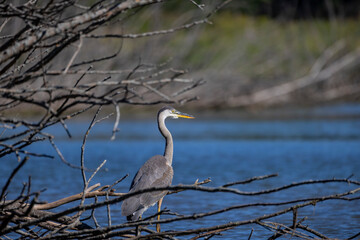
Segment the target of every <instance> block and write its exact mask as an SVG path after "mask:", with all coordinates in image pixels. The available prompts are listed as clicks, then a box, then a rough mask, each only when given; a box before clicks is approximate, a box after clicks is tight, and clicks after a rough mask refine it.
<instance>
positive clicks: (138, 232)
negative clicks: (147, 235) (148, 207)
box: [136, 216, 141, 236]
mask: <svg viewBox="0 0 360 240" xmlns="http://www.w3.org/2000/svg"><path fill="white" fill-rule="evenodd" d="M139 220H141V216H140V217H139ZM140 235H141V229H140V225H137V226H136V236H140Z"/></svg>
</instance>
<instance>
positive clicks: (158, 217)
mask: <svg viewBox="0 0 360 240" xmlns="http://www.w3.org/2000/svg"><path fill="white" fill-rule="evenodd" d="M162 201H163V198H161V199H160V200H159V201H158V213H160V210H161V203H162ZM157 220H160V214H159V215H158V216H157ZM156 231H157V232H160V224H159V223H157V224H156Z"/></svg>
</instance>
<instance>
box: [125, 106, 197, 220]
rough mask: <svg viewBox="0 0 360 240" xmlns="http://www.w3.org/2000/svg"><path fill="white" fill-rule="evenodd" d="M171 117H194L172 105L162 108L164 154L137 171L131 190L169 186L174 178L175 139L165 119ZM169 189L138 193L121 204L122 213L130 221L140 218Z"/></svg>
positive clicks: (160, 121) (158, 118) (150, 160)
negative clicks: (164, 141)
mask: <svg viewBox="0 0 360 240" xmlns="http://www.w3.org/2000/svg"><path fill="white" fill-rule="evenodd" d="M167 117H171V118H178V117H181V118H194V117H192V116H190V115H188V114H185V113H181V112H179V111H177V110H175V109H174V108H171V107H163V108H162V109H160V111H159V113H158V116H157V120H158V127H159V131H160V133H161V134H162V135H163V136H164V138H165V140H166V144H165V152H164V156H161V155H156V156H154V157H152V158H150V159H149V160H148V161H146V162H145V164H144V165H143V166H142V167H141V168H140V169H139V171H138V172H137V173H136V175H135V177H134V179H133V180H132V183H131V186H130V190H129V192H135V191H138V190H140V189H146V188H152V187H167V186H170V185H171V182H172V179H173V175H174V172H173V168H172V166H171V164H172V158H173V140H172V136H171V133H170V131H169V130H168V129H167V128H166V126H165V119H166V118H167ZM167 192H168V191H157V192H148V193H143V194H140V195H136V196H133V197H130V198H127V199H125V200H124V202H123V204H122V206H121V214H122V215H123V216H126V217H127V219H128V220H129V221H130V220H131V221H135V220H138V219H139V217H140V216H141V215H142V214H143V213H144V212H145V211H146V210H147V209H148V208H149V207H151V206H153V205H154V204H155V203H157V202H158V201H159V200H161V199H162V198H163V197H164V196H165V195H166V194H167Z"/></svg>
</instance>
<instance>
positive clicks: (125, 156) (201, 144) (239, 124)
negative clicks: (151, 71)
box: [0, 118, 360, 239]
mask: <svg viewBox="0 0 360 240" xmlns="http://www.w3.org/2000/svg"><path fill="white" fill-rule="evenodd" d="M359 120H360V119H359V118H317V119H311V118H304V119H295V120H291V119H287V120H261V119H256V120H242V119H237V120H224V119H222V120H205V119H201V118H197V119H195V120H167V126H168V128H169V129H170V131H171V132H172V134H173V138H174V141H175V146H174V148H175V152H174V160H173V168H174V171H175V175H174V180H173V184H179V183H184V184H192V183H193V182H195V181H196V179H199V180H204V179H207V178H209V177H210V178H211V180H212V182H211V183H210V184H208V185H207V186H220V185H223V184H225V183H228V182H233V181H239V180H244V179H247V178H250V177H253V176H261V175H266V174H272V173H278V174H279V176H278V177H275V178H271V179H267V180H263V181H257V182H254V183H251V184H246V185H239V186H235V188H238V189H240V190H242V191H258V190H263V189H269V188H273V187H279V186H282V185H286V184H289V183H291V182H299V181H304V180H309V179H329V178H334V177H335V178H347V177H349V176H351V175H352V174H353V175H354V176H353V177H352V179H354V180H360V121H359ZM89 122H90V120H89V121H82V122H73V123H71V122H70V123H69V129H70V131H71V133H72V134H73V138H72V139H69V138H68V137H67V136H66V134H65V131H64V130H63V129H62V128H61V127H60V126H59V127H53V128H51V129H48V131H49V132H50V133H52V134H53V135H55V136H56V138H55V142H56V144H57V146H58V147H59V149H60V150H61V151H62V153H63V155H64V157H65V159H66V160H67V161H68V162H70V163H72V164H74V165H80V147H81V144H82V136H83V134H84V133H85V131H86V129H87V127H88V124H89ZM112 124H113V123H112V122H110V121H109V122H101V123H99V124H97V125H96V126H95V127H94V128H93V129H92V130H91V132H90V135H89V138H88V141H87V144H86V149H85V151H86V152H85V163H86V167H88V168H92V169H95V168H96V167H97V166H98V165H99V164H100V163H101V162H102V161H103V160H105V159H106V160H107V163H106V164H105V166H104V168H103V170H102V171H100V172H98V173H97V175H96V176H95V178H94V179H93V181H92V183H93V184H95V183H98V182H99V183H101V184H102V185H106V184H112V183H113V182H114V181H116V180H118V179H120V178H121V177H123V176H124V175H125V174H127V173H128V174H130V177H128V178H127V179H125V180H124V181H123V182H121V183H120V184H119V185H118V186H117V187H116V189H117V191H119V192H126V191H127V189H128V186H129V185H130V182H131V179H132V177H133V176H134V174H135V172H136V171H137V169H138V168H139V167H140V166H141V165H142V164H143V163H144V161H145V160H147V159H148V158H149V157H151V156H153V155H156V154H162V153H163V151H164V140H163V139H162V137H161V135H160V134H159V133H158V129H157V126H156V124H155V122H154V120H133V121H125V120H124V121H121V122H120V125H119V128H120V131H119V132H118V134H117V138H116V140H115V141H110V136H111V130H112V127H113V126H112ZM26 150H28V151H33V152H38V153H47V154H54V155H56V153H55V151H54V150H53V149H52V147H51V145H50V144H49V143H47V142H40V143H37V144H34V145H32V146H31V147H28V148H27V149H26ZM17 164H18V162H17V161H16V158H15V157H14V156H7V157H4V158H3V159H1V166H2V167H1V168H0V186H2V185H3V184H4V182H5V180H6V179H7V177H8V176H9V174H10V171H11V169H13V168H14V167H15V166H16V165H17ZM90 175H91V173H87V177H89V176H90ZM28 176H31V178H32V190H33V191H39V190H42V189H46V190H45V191H44V192H42V193H41V195H40V200H43V201H54V200H57V199H59V198H62V197H65V196H68V195H72V194H76V193H79V192H81V191H82V187H83V185H82V178H81V173H80V171H79V170H78V169H73V168H70V167H68V166H66V165H65V164H64V163H62V162H61V161H60V159H59V158H58V157H56V158H55V159H46V158H35V157H31V158H30V160H29V162H28V163H27V164H26V165H25V166H24V167H23V168H22V169H21V170H20V171H19V173H18V174H17V175H16V177H15V179H14V180H13V182H12V185H11V188H10V191H9V194H8V198H14V197H16V196H17V194H18V193H19V191H20V190H21V187H22V183H23V182H27V181H28ZM356 187H359V186H354V185H347V184H344V183H342V184H341V183H337V184H335V183H331V184H326V185H323V184H317V185H311V186H303V187H297V188H293V189H290V190H285V191H282V192H280V193H275V194H270V195H260V196H256V197H249V196H237V195H233V194H219V193H216V194H214V193H202V192H193V191H186V192H182V193H178V194H173V195H169V196H167V197H166V198H165V200H164V203H163V207H166V208H167V209H169V210H171V211H172V212H177V213H180V214H192V213H195V212H197V213H199V212H207V211H211V210H216V209H221V208H224V207H228V206H232V205H238V204H245V203H254V202H274V201H287V200H291V199H296V198H305V197H319V196H325V195H329V194H334V193H342V192H345V191H348V190H351V189H355V188H356ZM355 196H359V193H357V195H355ZM90 202H91V201H89V203H90ZM70 206H71V205H68V206H66V207H70ZM282 208H285V207H258V208H245V209H239V210H234V211H231V212H227V213H224V214H220V215H216V216H212V217H208V218H204V219H199V220H197V221H186V222H185V221H184V222H181V224H179V223H177V224H168V225H164V226H162V230H163V231H166V230H170V229H189V228H190V229H191V228H195V227H205V226H209V225H217V224H224V223H227V222H231V221H241V220H246V219H250V218H255V217H259V216H262V215H263V214H265V213H271V212H275V211H277V210H280V209H282ZM154 211H155V209H149V210H148V211H147V212H146V213H145V217H146V216H149V215H151V214H153V213H154ZM111 214H112V223H113V224H119V223H122V222H124V221H125V219H124V217H122V216H121V215H120V204H117V205H114V206H112V207H111ZM96 216H97V220H98V221H99V223H100V225H102V226H106V224H107V218H106V211H105V209H103V208H102V209H99V210H97V212H96ZM164 217H166V216H164ZM301 217H307V219H306V220H305V221H304V222H303V224H304V225H309V226H310V227H312V228H313V229H315V230H317V231H319V232H321V233H323V234H324V235H326V236H328V237H331V238H346V237H350V236H351V235H353V234H355V233H356V232H359V231H360V206H359V201H352V202H345V201H336V200H332V201H328V202H325V203H319V204H317V205H316V206H311V207H306V208H304V209H301V210H299V219H300V218H301ZM272 220H273V221H279V222H281V223H284V224H287V225H291V223H292V216H291V215H285V216H281V217H277V218H274V219H272ZM252 228H253V229H254V232H253V235H252V236H253V239H256V238H265V237H270V236H271V235H272V233H271V232H270V231H269V230H267V229H264V228H262V227H259V226H257V225H246V226H242V227H238V228H235V229H233V230H230V231H227V232H224V235H223V236H219V237H218V238H221V239H234V238H245V237H246V238H247V237H248V235H249V234H250V231H251V229H252Z"/></svg>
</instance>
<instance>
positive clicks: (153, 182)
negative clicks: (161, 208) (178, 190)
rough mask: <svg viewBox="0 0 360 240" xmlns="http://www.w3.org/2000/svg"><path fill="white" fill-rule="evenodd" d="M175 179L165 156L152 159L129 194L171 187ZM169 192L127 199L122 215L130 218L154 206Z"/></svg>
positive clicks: (158, 192)
mask: <svg viewBox="0 0 360 240" xmlns="http://www.w3.org/2000/svg"><path fill="white" fill-rule="evenodd" d="M172 178H173V170H172V167H171V166H169V165H168V164H166V158H165V157H164V156H160V155H157V156H154V157H152V158H150V159H149V160H148V161H146V162H145V164H144V165H143V166H142V167H141V168H140V169H139V171H138V172H137V173H136V175H135V177H134V179H133V181H132V183H131V187H130V191H129V192H134V191H137V190H140V189H145V188H151V187H166V186H169V185H171V182H172ZM166 193H167V191H157V192H149V193H143V194H141V195H136V196H134V197H130V198H128V199H126V200H125V201H124V202H123V204H122V206H121V210H122V215H124V216H128V215H130V214H132V213H134V212H135V211H137V210H139V209H141V208H147V207H149V206H152V205H154V204H155V203H156V202H157V201H159V200H160V199H161V198H162V197H163V196H165V195H166Z"/></svg>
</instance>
